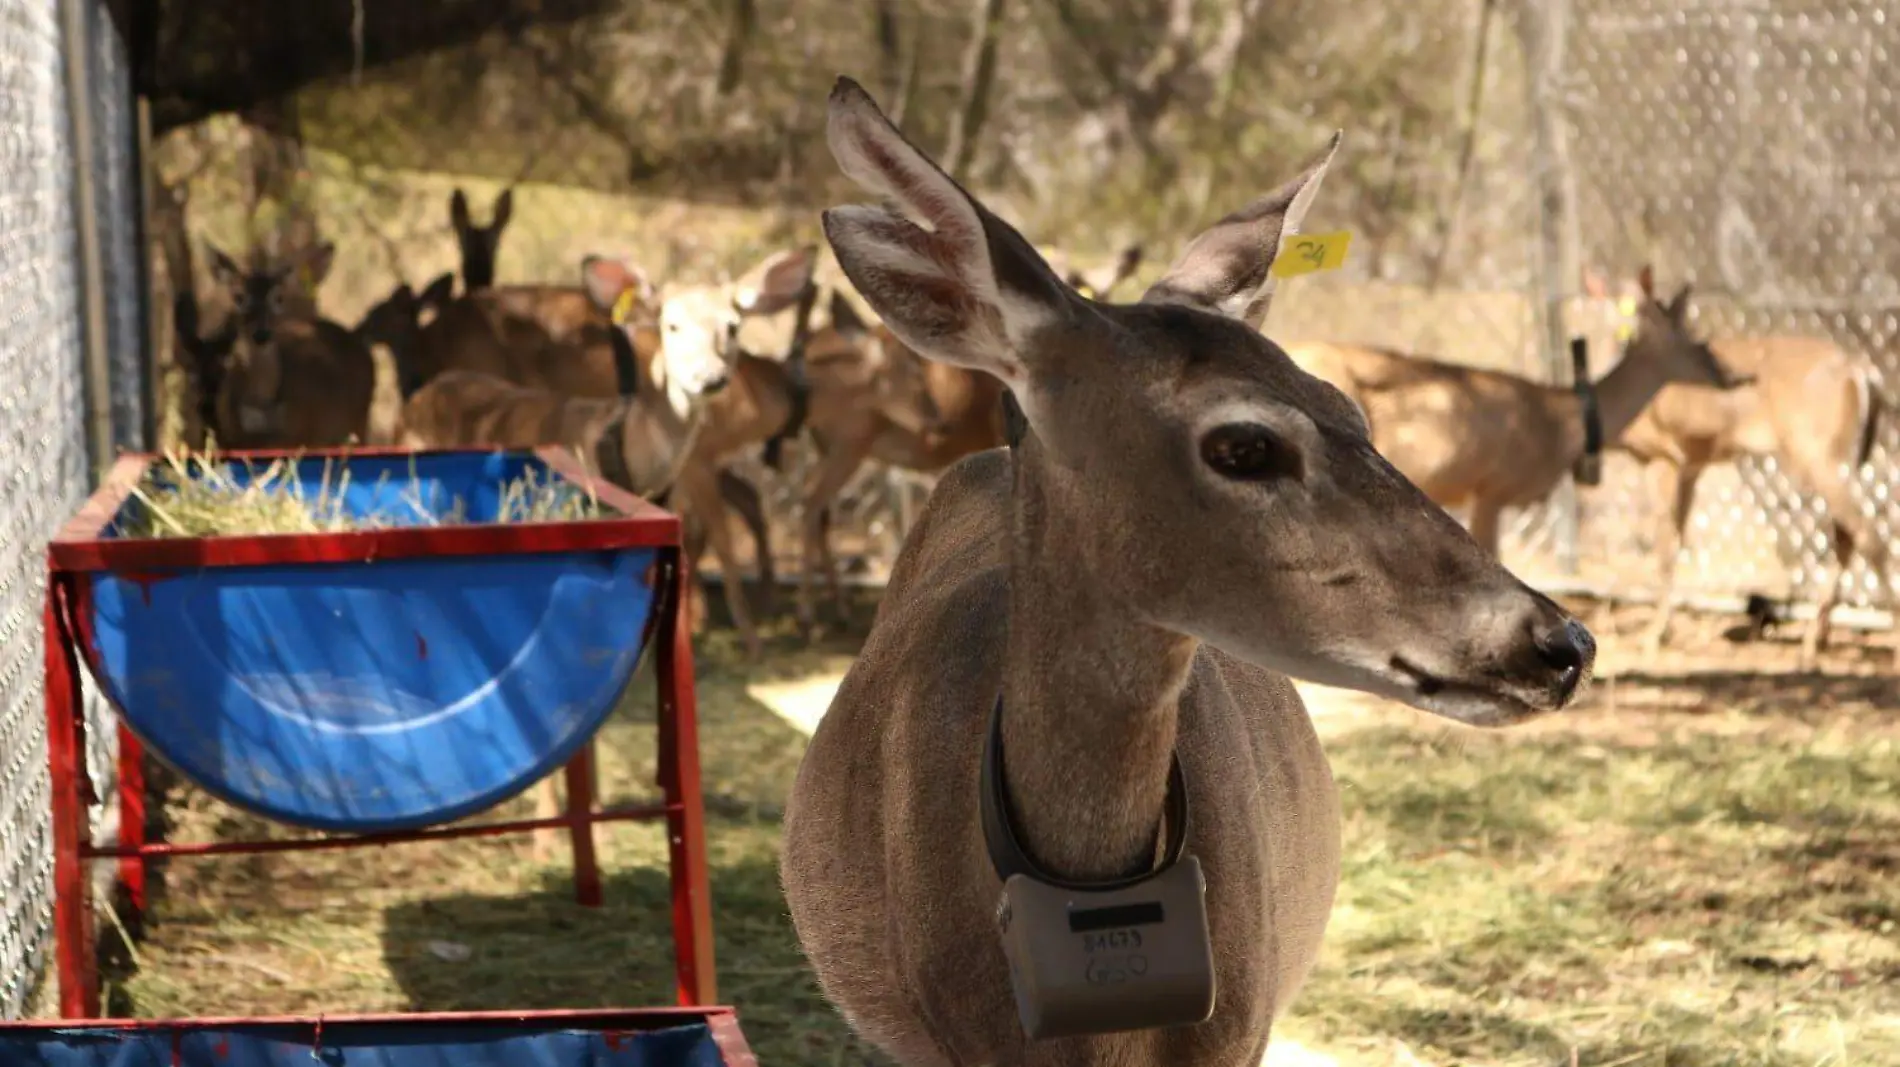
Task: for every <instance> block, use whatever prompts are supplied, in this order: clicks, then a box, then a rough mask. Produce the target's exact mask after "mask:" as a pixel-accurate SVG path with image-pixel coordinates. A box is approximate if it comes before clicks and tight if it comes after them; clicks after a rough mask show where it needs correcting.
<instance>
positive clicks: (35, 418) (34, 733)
mask: <svg viewBox="0 0 1900 1067" xmlns="http://www.w3.org/2000/svg"><path fill="white" fill-rule="evenodd" d="M67 16H74V17H72V18H68V17H67ZM73 37H78V38H80V39H79V40H77V41H75V40H73V39H72V38H73ZM69 44H72V45H75V46H76V47H77V49H78V50H79V51H80V52H81V53H83V55H84V57H85V60H86V61H85V63H84V68H85V69H84V72H83V73H82V74H81V75H80V77H78V78H77V79H74V78H73V77H72V75H73V74H74V73H75V70H74V69H73V68H69V65H68V56H69V51H68V45H69ZM75 80H77V81H78V82H79V83H80V84H81V85H82V86H83V89H82V96H81V97H80V98H75V95H74V93H73V91H72V89H73V84H74V81H75ZM132 103H133V97H132V95H131V91H130V80H129V71H128V69H127V64H126V50H125V47H124V43H123V40H122V38H121V36H120V34H119V32H118V29H117V27H115V25H114V24H113V22H112V20H111V18H110V17H109V15H108V14H107V11H106V6H105V4H104V3H98V2H93V0H83V2H82V3H80V4H78V5H77V7H76V8H75V9H73V10H71V11H69V10H68V8H67V7H66V6H65V5H64V4H62V3H57V2H54V0H0V307H3V308H4V309H5V315H6V323H5V329H4V330H0V382H4V383H5V387H4V389H0V472H4V473H3V474H0V480H3V483H4V484H3V485H0V1015H4V1016H5V1017H8V1018H13V1017H18V1016H20V1015H22V1014H24V1013H25V1012H26V1011H27V1010H28V1008H29V1006H30V1001H31V997H32V995H33V992H34V988H35V983H36V981H37V979H38V976H39V972H40V963H41V961H42V959H43V957H44V956H45V954H46V950H47V945H48V938H49V932H48V925H49V922H50V919H51V914H52V900H51V883H50V870H51V847H50V844H51V843H50V823H49V816H48V809H47V801H48V788H47V786H48V783H47V777H46V748H45V710H44V705H43V703H42V700H41V678H42V662H43V661H42V649H41V641H40V633H41V627H40V618H41V608H42V598H43V593H44V588H45V567H46V563H45V545H46V539H47V537H48V536H49V535H50V534H52V533H53V532H54V531H55V530H56V529H58V528H59V526H60V525H62V524H63V523H64V522H65V521H66V520H67V519H68V518H69V517H70V516H71V515H72V513H73V512H74V511H75V510H76V509H77V508H78V506H79V505H80V503H81V502H83V501H84V499H85V497H86V495H87V493H88V492H89V491H90V490H91V487H92V485H93V484H94V477H93V475H94V469H95V466H96V465H97V464H98V463H99V462H102V461H106V460H109V459H110V457H94V456H92V455H91V454H90V448H89V443H88V424H87V418H86V414H87V410H88V403H87V399H88V398H87V384H86V381H85V376H84V374H83V371H82V366H83V361H84V355H85V350H86V346H87V344H88V340H89V339H88V334H87V326H86V321H87V315H86V311H85V306H86V300H85V292H84V285H85V277H86V271H85V268H84V264H83V262H82V258H81V252H80V249H81V241H80V239H79V236H78V234H79V229H80V228H79V225H78V223H79V214H80V213H81V212H89V213H91V215H92V217H93V218H94V219H96V220H97V224H98V232H99V250H100V252H101V256H100V262H99V264H98V267H99V273H100V274H102V275H103V277H104V282H105V284H104V287H103V292H102V294H101V295H102V296H103V297H104V298H105V299H104V301H103V303H104V312H105V314H104V318H103V322H102V326H103V336H102V337H100V338H98V339H97V341H98V343H101V344H103V345H104V346H105V351H106V353H107V355H108V356H109V358H110V364H111V373H110V375H109V379H108V382H107V383H106V389H107V391H108V394H109V395H108V397H107V400H108V403H107V404H106V405H105V407H106V409H107V410H108V411H109V413H110V421H111V424H112V425H111V428H110V431H111V439H112V440H113V441H114V442H115V443H117V444H119V445H124V446H133V445H136V444H137V443H138V442H139V441H140V439H141V429H140V428H141V426H142V425H143V422H144V410H143V408H144V402H143V400H142V396H143V390H142V388H141V381H142V378H141V370H140V368H141V366H142V364H143V353H144V350H145V344H144V341H143V338H142V336H141V333H140V330H141V327H140V322H141V311H140V296H139V293H140V287H141V284H142V282H141V279H140V271H139V256H140V248H139V244H138V238H137V217H138V216H137V181H136V175H137V169H136V167H135V165H134V158H135V155H136V149H137V137H136V128H135V124H134V120H133V115H132V111H131V108H132ZM75 107H77V108H84V109H86V112H87V116H86V117H87V118H88V120H89V128H90V131H91V153H90V154H91V160H92V163H91V167H90V168H89V172H90V173H89V177H90V178H91V180H90V182H87V183H82V182H80V180H79V174H78V173H77V170H76V167H77V165H78V164H77V163H76V159H75V156H76V153H75V150H74V118H75V116H74V112H73V109H74V108H75ZM80 189H90V191H91V192H90V202H87V203H81V202H80V200H79V197H76V196H75V191H76V190H80ZM86 699H87V703H86V709H87V715H88V718H89V730H88V738H89V741H90V745H89V748H88V752H87V757H88V765H89V767H90V769H91V771H92V773H93V776H94V779H95V781H96V782H97V783H98V784H99V786H100V793H101V795H102V803H101V805H100V806H99V807H96V808H94V809H93V812H92V815H93V825H94V829H95V833H100V834H110V833H111V832H112V818H113V813H112V806H113V803H114V792H113V790H112V789H111V782H112V775H111V767H112V759H113V757H114V749H115V747H116V746H115V743H114V740H115V734H114V731H113V730H112V729H111V728H109V727H110V725H111V723H112V719H111V716H110V715H109V714H108V713H107V711H106V708H105V705H104V702H103V701H102V700H100V699H99V697H98V695H97V693H96V691H94V690H92V689H91V688H90V686H89V687H88V690H87V694H86Z"/></svg>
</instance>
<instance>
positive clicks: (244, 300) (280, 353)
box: [210, 243, 381, 448]
mask: <svg viewBox="0 0 1900 1067" xmlns="http://www.w3.org/2000/svg"><path fill="white" fill-rule="evenodd" d="M210 252H211V258H212V276H213V278H214V279H215V280H216V281H217V282H218V283H219V284H220V285H221V286H222V287H223V288H224V290H225V295H226V298H227V299H228V300H229V301H230V303H231V307H232V323H231V328H229V332H228V334H227V337H228V341H227V342H224V343H223V344H221V345H220V348H221V350H222V359H223V367H222V371H221V373H220V374H219V375H217V379H218V391H217V394H216V399H215V402H214V405H213V411H214V412H215V424H216V427H217V436H218V443H219V444H220V445H221V446H223V447H226V448H321V447H326V446H334V445H344V444H351V443H356V444H362V443H369V442H370V438H371V435H370V433H369V428H370V427H369V419H370V402H371V400H372V398H373V397H374V394H375V389H376V363H375V360H374V359H373V357H372V356H371V354H370V349H369V344H368V343H367V342H366V341H365V340H364V338H363V337H362V336H361V335H360V334H359V333H358V332H357V331H354V330H350V329H347V328H345V327H343V326H339V325H338V324H336V323H334V322H331V321H330V320H328V319H325V318H323V317H321V316H320V315H318V314H317V311H316V301H315V288H316V286H317V285H319V284H321V282H322V280H323V277H324V276H325V275H326V274H327V273H328V271H329V266H330V263H331V261H332V259H333V257H334V249H333V248H332V246H330V245H329V244H327V243H326V244H321V245H318V246H316V247H314V248H312V249H311V250H309V251H308V252H306V253H304V254H302V255H300V256H298V257H296V258H293V259H292V260H290V261H289V262H286V263H283V264H280V265H275V266H273V265H268V264H266V263H265V262H264V260H263V258H262V256H261V255H260V254H257V253H255V252H254V253H253V256H252V265H251V266H250V268H249V269H244V268H240V267H239V266H238V265H237V264H236V263H235V262H234V261H233V260H232V259H231V258H230V257H228V256H226V255H225V254H224V253H223V252H222V251H219V250H218V249H217V248H215V247H214V248H211V249H210ZM300 276H301V279H302V284H301V285H299V284H296V283H297V280H298V278H299V277H300ZM224 344H228V347H224ZM376 443H381V442H376Z"/></svg>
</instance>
